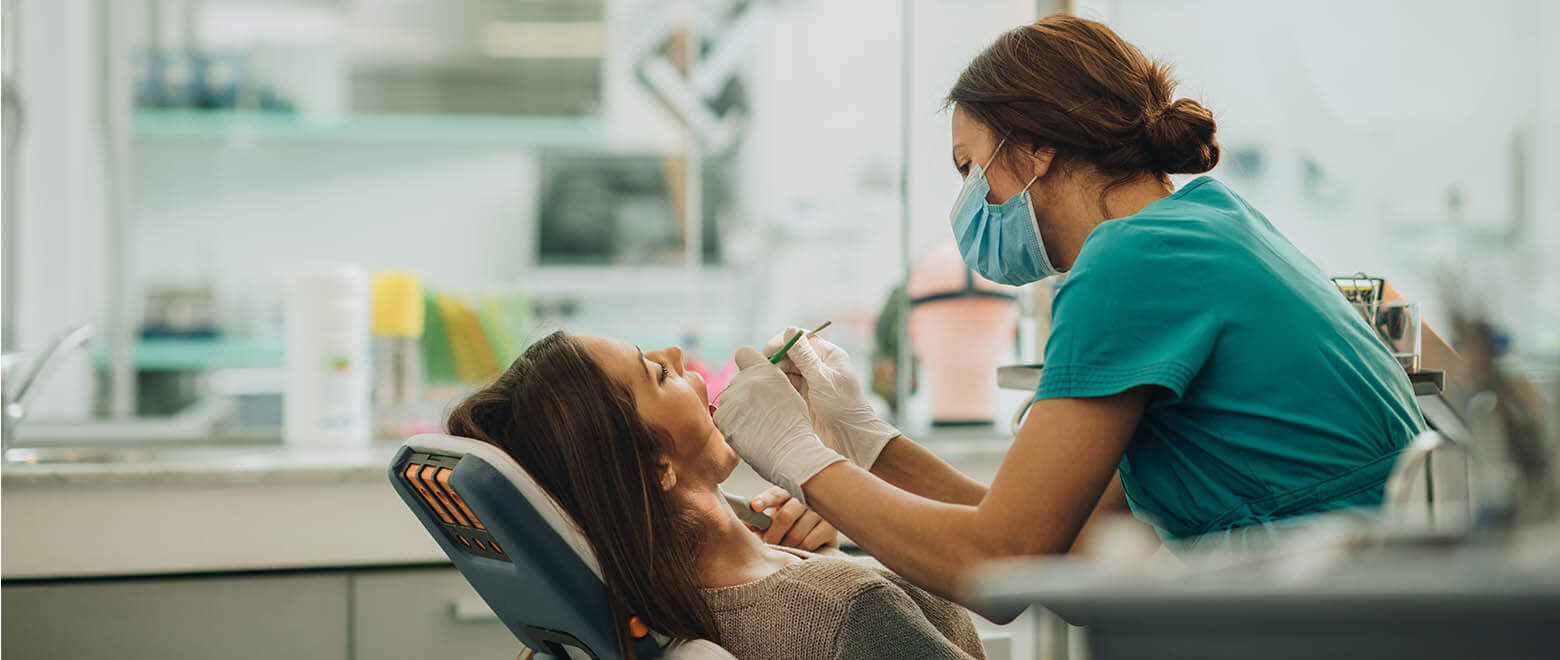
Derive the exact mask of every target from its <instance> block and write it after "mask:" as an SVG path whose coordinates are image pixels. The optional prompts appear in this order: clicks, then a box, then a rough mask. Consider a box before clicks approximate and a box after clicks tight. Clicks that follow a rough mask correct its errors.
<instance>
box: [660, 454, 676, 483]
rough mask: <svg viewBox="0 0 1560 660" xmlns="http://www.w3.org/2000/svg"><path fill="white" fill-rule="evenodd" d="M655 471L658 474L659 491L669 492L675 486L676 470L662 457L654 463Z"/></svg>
mask: <svg viewBox="0 0 1560 660" xmlns="http://www.w3.org/2000/svg"><path fill="white" fill-rule="evenodd" d="M655 467H656V471H657V472H659V473H660V481H661V490H671V489H672V488H673V487H675V486H676V485H677V470H676V469H675V468H673V467H672V462H671V461H669V460H667V459H666V457H665V456H662V457H661V459H660V460H659V461H657V462H656V465H655Z"/></svg>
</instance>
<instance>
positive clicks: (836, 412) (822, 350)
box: [764, 328, 902, 470]
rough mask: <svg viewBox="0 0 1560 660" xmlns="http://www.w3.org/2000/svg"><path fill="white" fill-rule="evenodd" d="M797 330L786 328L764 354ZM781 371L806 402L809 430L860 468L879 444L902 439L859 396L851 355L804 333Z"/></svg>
mask: <svg viewBox="0 0 1560 660" xmlns="http://www.w3.org/2000/svg"><path fill="white" fill-rule="evenodd" d="M800 331H801V329H800V328H787V329H786V330H785V331H784V332H782V333H780V334H779V335H778V336H776V337H775V338H774V339H771V340H769V343H768V344H765V345H764V353H765V354H773V353H774V352H775V351H777V350H780V347H781V346H784V345H785V342H786V341H787V340H789V339H790V338H791V337H792V336H794V335H795V334H796V333H797V332H800ZM780 369H781V370H782V371H784V372H785V373H786V375H787V376H788V377H789V378H790V382H791V384H792V385H793V386H795V387H796V390H797V391H798V392H800V393H801V394H802V396H803V397H805V398H806V400H807V410H808V412H809V413H810V414H811V415H812V427H813V430H814V431H817V433H818V436H819V438H821V439H822V440H823V444H824V445H826V446H828V447H829V448H830V449H833V450H835V451H838V452H840V453H841V454H844V455H845V457H846V458H849V459H850V462H852V463H855V464H856V465H858V466H860V467H861V468H863V469H866V470H870V469H872V464H873V463H876V462H877V457H878V454H879V453H882V451H883V446H884V445H887V444H888V441H889V440H892V439H894V437H895V436H898V435H902V434H901V433H900V432H899V429H896V428H894V426H893V425H892V424H889V423H888V422H885V421H883V420H882V419H881V418H879V417H878V416H877V413H876V412H874V411H873V410H872V404H869V403H867V399H866V397H865V396H863V395H862V393H861V384H860V383H858V382H856V372H855V371H854V370H853V369H851V364H850V355H848V354H846V353H845V350H844V349H842V348H840V347H838V346H835V345H834V344H833V343H831V342H829V340H827V339H823V338H821V337H808V336H806V335H803V336H802V338H801V339H798V340H796V345H795V346H792V347H791V350H790V351H789V352H787V353H786V354H785V359H783V360H781V361H780Z"/></svg>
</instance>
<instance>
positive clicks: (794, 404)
mask: <svg viewBox="0 0 1560 660" xmlns="http://www.w3.org/2000/svg"><path fill="white" fill-rule="evenodd" d="M791 350H793V351H794V350H796V349H794V348H793V349H791ZM735 359H736V362H737V367H739V368H741V369H742V371H740V372H738V373H737V375H736V377H734V378H732V379H731V384H730V385H728V386H727V387H726V391H724V392H721V394H720V407H719V408H717V409H716V410H715V426H716V428H719V429H720V432H721V433H723V434H725V436H726V442H728V443H730V444H731V448H732V449H735V450H736V452H737V455H738V456H741V457H742V460H744V461H747V462H748V465H751V466H753V470H755V471H756V472H758V475H759V476H761V477H763V478H765V479H767V480H769V482H770V483H773V484H775V485H776V486H779V487H781V488H784V489H786V491H787V492H789V493H791V495H792V496H794V497H796V499H798V500H801V501H802V503H803V504H804V505H805V504H806V503H807V498H806V496H804V495H803V494H802V484H804V483H807V480H808V479H811V478H813V475H815V474H818V473H819V472H821V471H822V470H823V469H824V468H826V467H829V466H830V465H833V464H835V463H838V462H840V461H843V460H845V457H844V456H840V455H839V453H838V452H836V451H834V450H833V449H829V448H828V447H825V446H823V443H822V442H820V441H819V440H818V436H817V435H816V434H814V433H813V430H812V426H811V425H810V424H809V423H808V418H807V403H806V402H804V401H802V397H800V396H798V395H797V393H796V390H795V389H792V387H791V382H790V381H789V380H787V379H786V377H785V374H784V373H782V372H781V371H780V368H779V367H776V366H775V365H772V364H770V363H769V360H766V359H764V356H762V355H759V353H758V351H756V350H753V347H751V346H743V347H742V348H739V349H737V354H736V356H735Z"/></svg>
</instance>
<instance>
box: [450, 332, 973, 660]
mask: <svg viewBox="0 0 1560 660" xmlns="http://www.w3.org/2000/svg"><path fill="white" fill-rule="evenodd" d="M710 410H711V408H710V405H709V393H708V392H707V391H706V390H705V385H704V380H703V379H702V378H701V377H700V376H699V375H698V374H697V373H694V372H685V371H684V370H683V361H682V351H681V350H679V349H677V348H665V349H661V350H655V351H649V352H641V351H640V350H639V349H637V348H635V347H634V346H633V345H631V344H627V343H625V342H621V341H617V340H613V339H607V338H603V337H591V336H572V335H568V334H565V333H563V332H555V333H553V334H551V335H548V336H547V337H546V338H543V339H542V340H541V341H538V342H536V343H535V344H533V345H532V346H531V347H530V348H528V349H527V350H526V351H525V354H524V355H522V356H520V358H519V359H517V360H515V362H514V364H512V365H510V367H509V370H508V371H506V372H505V373H504V374H503V375H501V376H499V378H498V380H497V381H496V382H494V383H493V384H492V385H489V386H488V387H486V388H484V389H482V390H481V391H478V392H477V393H475V394H473V395H471V396H470V397H469V398H467V399H466V400H465V401H463V402H461V403H460V405H459V406H457V407H456V408H455V410H454V411H453V412H452V413H451V414H450V418H449V432H450V433H452V434H454V435H460V436H465V437H469V438H475V439H478V440H482V441H485V442H489V443H492V444H494V445H497V446H498V447H500V448H502V449H503V450H504V451H505V452H507V453H508V454H509V455H510V456H512V457H514V459H515V461H516V462H518V463H519V464H520V465H521V467H523V468H525V470H526V471H527V472H529V473H530V474H531V476H532V478H534V479H535V480H536V481H537V482H538V483H540V484H541V485H542V487H543V488H544V489H546V490H547V491H548V493H549V494H551V495H552V497H553V498H554V499H555V500H557V502H558V505H559V506H561V507H562V508H563V509H564V511H566V512H567V513H568V514H569V515H570V516H572V517H573V518H574V520H575V521H577V522H578V523H579V525H580V527H581V528H582V529H581V531H582V532H583V533H584V535H585V537H586V538H587V539H589V540H590V544H591V547H592V549H593V550H594V551H595V554H596V557H597V559H598V560H599V561H600V563H601V569H602V573H603V577H604V579H605V582H606V586H607V594H608V597H609V599H610V600H611V602H612V606H613V609H614V610H615V611H614V612H613V614H614V617H613V618H614V619H615V620H616V621H619V622H620V624H619V630H618V638H619V640H620V642H622V643H623V646H624V648H629V647H630V644H629V633H628V630H627V627H626V621H627V620H628V618H629V615H630V613H632V614H634V615H638V616H640V617H641V618H643V619H644V620H645V622H646V623H647V624H649V626H650V627H651V628H652V629H655V630H657V631H660V632H662V633H664V634H667V635H670V636H672V637H675V638H679V639H708V640H712V641H714V642H716V643H717V644H720V645H721V646H723V647H725V648H726V649H727V650H728V651H730V652H731V653H732V654H734V655H736V656H737V657H739V658H869V657H870V658H971V657H974V658H981V657H984V653H983V652H982V650H981V646H980V642H979V640H978V638H977V637H976V634H975V629H974V627H973V626H972V625H971V623H970V618H969V614H968V613H966V612H965V611H964V610H963V609H962V608H960V607H959V606H957V605H954V604H952V603H950V602H948V601H946V600H943V599H941V598H938V597H936V596H932V595H930V594H928V593H927V592H925V591H922V590H921V589H919V588H917V587H915V586H912V585H911V584H910V583H909V582H907V581H905V580H904V579H902V578H900V577H899V576H898V575H895V574H894V573H892V572H890V571H888V570H887V569H885V568H882V567H881V566H879V565H877V564H875V563H872V562H870V561H869V560H854V559H849V558H846V557H845V556H844V555H843V554H840V553H839V551H838V550H837V548H836V547H835V546H837V544H838V542H837V540H836V539H835V536H836V535H835V532H834V529H833V528H832V527H829V526H828V525H827V524H826V523H821V524H820V523H819V522H818V521H817V520H816V518H815V516H816V514H807V515H808V516H809V517H808V518H806V519H804V520H798V521H796V524H792V520H794V518H795V513H796V511H798V510H799V509H800V506H799V503H798V502H794V501H792V502H786V501H784V498H786V497H788V496H785V495H783V494H781V495H776V494H774V493H770V494H767V496H766V498H765V499H766V500H767V501H768V503H770V504H772V505H776V506H778V507H779V508H780V509H781V511H783V512H785V513H784V514H783V515H777V516H776V521H775V522H776V524H775V526H774V527H773V528H772V530H771V536H769V537H768V538H769V539H770V540H772V541H779V540H781V538H780V537H782V536H788V537H789V538H786V539H785V540H787V541H788V542H790V543H792V544H793V545H798V546H801V547H804V548H810V549H814V550H818V552H809V551H807V550H800V549H795V548H789V547H782V546H778V545H772V544H766V543H765V542H764V540H763V539H760V538H759V537H758V536H757V535H755V534H754V533H753V532H752V531H750V530H749V528H748V527H746V526H745V525H744V524H743V523H742V522H741V521H739V520H738V519H737V517H736V516H735V514H734V513H733V512H732V511H731V509H730V508H729V507H728V506H727V504H726V501H725V500H724V499H723V498H722V497H721V494H720V493H719V491H718V490H717V486H718V485H719V484H720V482H721V481H723V480H725V479H726V477H727V476H729V475H730V474H731V472H732V470H733V469H735V468H736V466H737V461H738V459H737V455H736V454H735V453H734V452H732V450H731V448H730V447H728V446H727V444H726V441H725V438H724V437H723V436H722V435H721V433H720V431H719V430H717V429H716V428H715V423H714V421H713V420H712V419H711V417H710Z"/></svg>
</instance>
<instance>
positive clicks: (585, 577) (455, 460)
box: [390, 433, 661, 660]
mask: <svg viewBox="0 0 1560 660" xmlns="http://www.w3.org/2000/svg"><path fill="white" fill-rule="evenodd" d="M390 483H391V484H392V485H393V486H394V488H395V490H396V492H397V493H399V494H400V495H401V499H402V500H404V501H405V502H406V504H407V506H409V507H411V509H412V512H413V513H414V514H416V516H417V519H418V520H420V521H422V524H423V526H424V527H426V528H427V529H428V533H430V534H432V535H433V537H434V539H435V540H437V541H438V543H439V547H440V548H443V550H444V554H446V555H449V558H450V561H452V562H454V564H455V568H457V569H459V570H460V572H461V574H462V575H464V576H465V578H466V580H467V581H468V582H470V583H471V586H472V587H473V588H475V589H476V591H477V594H478V595H480V596H481V597H482V599H483V600H484V601H487V604H488V606H489V607H491V608H492V609H493V613H494V614H497V615H498V618H499V620H500V621H503V622H504V624H505V625H506V626H508V627H509V630H510V632H512V633H514V635H515V637H516V638H517V639H519V640H520V642H521V643H522V644H524V645H526V646H527V647H529V648H531V649H533V650H536V651H538V652H542V653H549V654H552V655H555V656H558V657H592V658H599V659H602V660H606V659H609V658H619V657H621V653H620V652H619V648H618V643H617V633H616V627H615V626H614V625H613V620H612V613H611V607H610V606H609V604H608V600H607V593H606V586H605V585H604V584H603V582H602V579H601V567H600V565H599V564H598V563H597V561H596V557H595V555H594V553H592V552H591V549H590V544H589V543H588V542H587V541H586V539H585V536H584V535H583V534H581V533H580V530H579V528H578V526H577V525H575V524H574V521H573V520H572V519H570V518H569V516H568V514H566V513H564V511H563V509H561V508H560V507H559V506H558V505H557V503H556V502H554V501H553V499H552V498H551V497H550V496H548V494H547V492H546V491H544V490H542V487H541V486H540V485H539V484H537V483H536V481H535V480H534V479H532V478H531V476H530V475H529V474H527V473H526V471H525V470H524V469H522V468H521V467H520V465H519V464H518V463H516V462H515V461H514V459H512V458H510V457H509V455H508V454H506V453H504V452H503V451H502V450H500V449H499V448H497V447H495V446H493V445H490V444H488V443H485V442H479V441H476V440H472V439H469V438H459V437H455V436H450V435H442V434H432V433H428V434H422V435H417V436H413V437H412V438H411V439H409V440H407V441H406V443H405V444H404V445H402V447H401V449H400V451H398V452H396V455H395V458H394V459H392V461H391V463H390ZM641 630H643V628H642V627H641ZM636 632H639V631H636ZM645 632H646V633H648V631H645ZM635 653H636V655H637V656H638V657H640V658H653V657H657V656H659V655H661V648H660V645H659V644H658V643H657V636H655V635H653V634H640V635H639V642H638V643H637V644H636V645H635Z"/></svg>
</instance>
